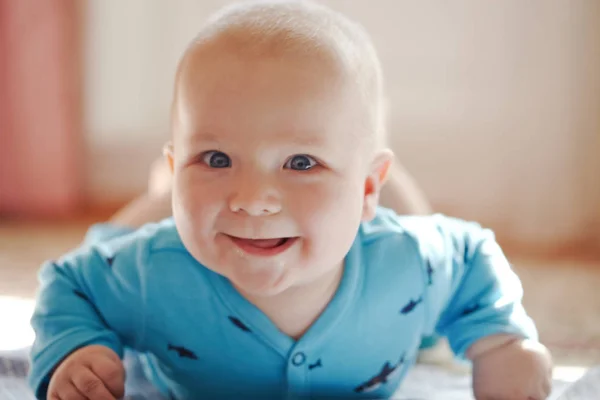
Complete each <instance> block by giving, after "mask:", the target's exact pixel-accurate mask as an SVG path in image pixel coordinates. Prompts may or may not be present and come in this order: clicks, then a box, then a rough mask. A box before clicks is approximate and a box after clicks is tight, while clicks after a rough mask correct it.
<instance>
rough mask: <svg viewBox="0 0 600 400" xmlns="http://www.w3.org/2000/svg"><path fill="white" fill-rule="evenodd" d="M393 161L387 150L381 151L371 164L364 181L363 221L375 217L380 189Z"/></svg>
mask: <svg viewBox="0 0 600 400" xmlns="http://www.w3.org/2000/svg"><path fill="white" fill-rule="evenodd" d="M393 161H394V153H393V152H392V151H391V150H389V149H384V150H381V151H380V152H378V153H377V155H376V156H375V158H374V159H373V161H372V162H371V165H370V169H369V175H368V176H367V179H366V180H365V198H364V202H363V216H362V220H363V221H370V220H371V219H373V218H374V217H375V213H376V212H377V205H378V204H379V195H380V193H381V188H382V187H383V184H384V183H385V181H386V180H387V178H388V173H389V170H390V166H391V165H392V162H393Z"/></svg>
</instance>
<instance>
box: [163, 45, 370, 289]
mask: <svg viewBox="0 0 600 400" xmlns="http://www.w3.org/2000/svg"><path fill="white" fill-rule="evenodd" d="M184 65H185V66H184V67H183V68H182V70H181V73H180V76H179V82H178V84H179V86H178V89H179V90H178V94H177V96H178V97H177V106H176V110H175V111H174V115H175V117H174V121H175V122H174V135H173V140H174V142H173V164H174V210H173V211H174V217H175V221H176V224H177V228H178V231H179V233H180V235H181V238H182V240H183V243H184V244H185V246H186V248H187V249H188V250H189V251H190V252H191V253H192V255H193V256H194V257H196V258H197V259H198V260H199V261H200V262H201V263H202V264H204V265H205V266H206V267H208V268H210V269H212V270H214V271H215V272H217V273H219V274H221V275H224V276H225V277H227V278H229V279H230V280H231V281H232V282H233V284H234V285H236V286H237V287H238V288H239V289H241V290H242V291H245V292H247V293H252V294H258V295H272V294H277V293H280V292H282V291H283V290H285V289H287V288H289V287H291V286H294V285H301V284H304V283H309V282H311V281H314V280H315V279H318V278H319V277H320V276H323V275H324V274H326V273H327V272H331V271H332V269H334V268H339V267H340V266H341V265H342V263H343V259H344V256H345V255H346V253H347V252H348V250H349V248H350V247H351V245H352V242H353V241H354V238H355V236H356V233H357V229H358V226H359V223H360V221H361V219H362V218H363V217H364V213H363V209H364V207H363V203H364V201H363V200H364V198H365V180H366V178H367V174H368V173H369V171H368V169H369V163H370V161H371V160H370V159H368V157H367V156H366V154H367V152H366V151H364V139H361V138H360V134H359V130H360V129H362V128H361V127H362V126H364V122H363V118H364V115H363V114H364V112H365V110H364V109H363V107H362V105H361V102H360V101H358V95H357V93H355V88H354V85H352V84H349V83H348V82H345V81H344V79H345V78H342V77H340V76H338V75H339V74H338V73H337V72H336V71H334V68H332V67H328V66H326V65H319V63H318V62H315V60H312V61H309V62H305V61H302V60H301V59H298V60H291V59H290V60H285V61H282V60H281V59H268V58H267V59H255V60H247V59H241V58H239V57H235V55H232V54H228V53H215V52H212V53H210V52H209V53H208V54H206V52H201V51H200V52H198V54H192V55H190V57H189V59H188V62H187V64H184Z"/></svg>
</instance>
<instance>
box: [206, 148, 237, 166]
mask: <svg viewBox="0 0 600 400" xmlns="http://www.w3.org/2000/svg"><path fill="white" fill-rule="evenodd" d="M202 161H204V163H205V164H207V165H208V166H209V167H211V168H228V167H230V166H231V160H230V159H229V156H228V155H227V154H225V153H221V152H220V151H207V152H206V153H204V155H203V156H202Z"/></svg>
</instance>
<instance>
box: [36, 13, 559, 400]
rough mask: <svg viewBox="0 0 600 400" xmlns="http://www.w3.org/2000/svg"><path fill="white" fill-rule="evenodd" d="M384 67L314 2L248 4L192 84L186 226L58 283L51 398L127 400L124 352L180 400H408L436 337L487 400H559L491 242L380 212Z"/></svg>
mask: <svg viewBox="0 0 600 400" xmlns="http://www.w3.org/2000/svg"><path fill="white" fill-rule="evenodd" d="M383 87H384V85H383V81H382V74H381V70H380V65H379V61H378V58H377V56H376V53H375V51H374V49H373V46H372V44H371V43H370V41H369V39H368V37H367V36H366V34H365V33H364V32H363V31H362V29H361V28H359V27H358V26H357V25H356V24H354V23H352V22H350V21H348V20H347V19H345V18H344V17H342V16H340V15H338V14H337V13H335V12H333V11H331V10H329V9H326V8H324V7H322V6H319V5H316V4H313V3H308V2H292V1H290V2H260V3H254V2H246V3H244V4H243V5H236V6H232V7H229V8H227V9H225V10H223V11H222V12H221V13H219V14H218V15H216V16H214V17H213V18H212V19H211V20H209V22H208V23H207V24H206V26H205V27H204V28H203V29H202V30H201V32H200V34H199V36H198V37H197V38H196V39H195V40H194V41H193V43H192V44H191V45H190V47H189V48H188V50H187V51H186V53H185V54H184V56H183V58H182V60H181V62H180V65H179V68H178V72H177V76H176V82H175V91H174V100H173V107H172V142H171V143H170V144H169V145H168V146H167V151H166V153H167V158H168V161H169V164H170V166H171V169H172V171H173V198H172V200H173V218H168V219H166V220H163V221H162V222H160V223H157V224H148V225H146V226H144V227H143V228H141V229H139V230H137V231H135V232H133V233H130V234H125V235H122V236H118V237H115V238H114V239H112V240H108V241H103V242H101V243H95V244H88V245H84V246H82V247H81V248H79V249H78V250H76V251H74V252H72V253H70V254H68V255H66V256H64V257H62V258H61V259H60V260H58V261H53V262H48V263H46V264H45V265H44V266H43V267H42V270H41V272H40V283H41V288H40V292H39V294H38V302H37V307H36V310H35V313H34V316H33V318H32V325H33V327H34V329H35V331H36V342H35V344H34V347H33V349H32V368H31V372H30V384H31V386H32V388H33V389H34V390H35V393H36V396H37V397H38V398H46V397H47V398H50V399H60V400H71V399H102V400H104V399H116V398H120V397H121V396H122V395H123V391H124V369H123V365H122V363H121V360H120V358H121V357H122V355H123V348H124V347H129V348H133V349H135V350H137V351H139V352H140V353H142V354H143V357H144V363H145V367H146V372H147V374H148V376H149V378H150V380H151V381H152V382H153V383H154V384H155V385H156V386H157V387H158V388H159V389H160V390H161V391H162V392H163V393H164V394H165V395H166V396H169V397H170V398H174V399H193V398H209V399H213V398H222V399H228V398H230V399H238V398H260V399H268V398H273V399H278V398H306V397H313V398H349V399H350V398H382V397H389V396H391V395H392V394H393V392H394V391H395V389H396V388H397V387H398V385H399V384H400V382H401V381H402V379H403V377H404V376H405V375H406V373H407V371H408V370H409V369H410V367H411V366H412V365H413V364H414V362H415V358H416V355H417V352H418V348H419V344H420V342H421V338H423V337H425V336H429V335H433V334H435V333H439V334H441V335H444V336H446V337H447V338H448V339H449V342H450V344H451V346H452V349H453V350H454V352H455V353H456V354H457V355H458V356H459V357H466V358H468V359H469V360H472V363H473V390H474V393H475V397H476V398H477V399H510V400H513V399H514V400H521V399H522V400H530V399H536V400H538V399H545V398H546V397H547V396H548V394H549V391H550V387H549V386H550V384H549V382H550V370H551V362H550V357H549V354H548V352H547V351H546V349H545V348H544V347H543V346H542V345H541V344H539V343H538V342H537V339H536V335H537V334H536V330H535V327H534V325H533V323H532V321H531V320H530V318H529V317H528V316H527V314H526V313H525V311H524V309H523V307H522V305H521V296H522V290H521V286H520V283H519V280H518V278H517V277H516V275H515V274H514V273H513V272H512V271H511V269H510V266H509V264H508V262H507V260H506V258H505V257H504V255H503V253H502V251H501V249H500V248H499V246H498V245H497V244H496V242H495V240H494V237H493V235H492V233H491V232H489V231H487V230H484V229H481V228H480V227H479V226H478V225H476V224H470V223H466V222H463V221H460V220H456V219H450V218H447V217H444V216H441V215H436V216H423V217H399V216H398V215H396V214H395V213H394V212H392V211H390V210H387V209H384V208H381V207H378V202H379V195H380V190H381V188H382V186H383V184H384V182H385V181H386V177H387V175H388V169H389V167H390V164H391V163H392V158H393V154H392V152H391V151H390V150H388V149H387V148H385V143H386V141H385V122H384V120H385V102H384V90H383Z"/></svg>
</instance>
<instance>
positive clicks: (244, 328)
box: [229, 316, 252, 332]
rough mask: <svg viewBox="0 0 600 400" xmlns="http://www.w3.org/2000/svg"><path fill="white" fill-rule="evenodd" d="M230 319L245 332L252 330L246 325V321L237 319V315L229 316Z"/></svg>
mask: <svg viewBox="0 0 600 400" xmlns="http://www.w3.org/2000/svg"><path fill="white" fill-rule="evenodd" d="M229 320H230V321H231V322H232V323H233V324H234V325H235V326H237V327H238V328H240V329H241V330H243V331H244V332H252V330H250V328H248V327H247V326H246V325H244V323H243V322H242V321H240V320H239V319H237V318H236V317H233V316H229Z"/></svg>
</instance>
